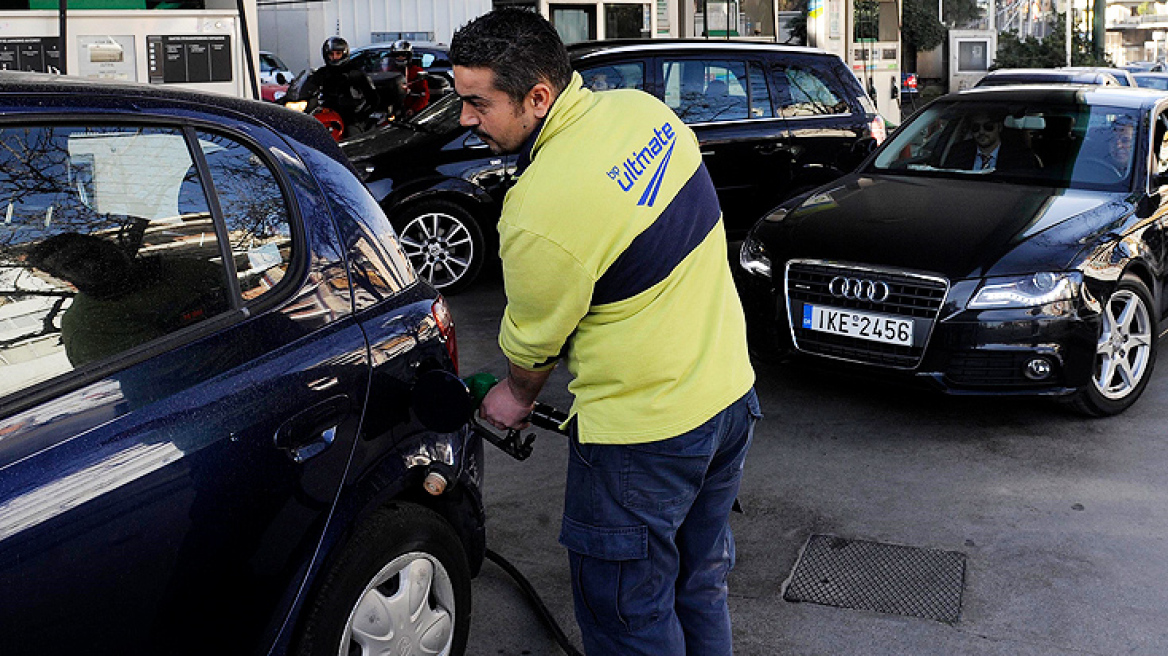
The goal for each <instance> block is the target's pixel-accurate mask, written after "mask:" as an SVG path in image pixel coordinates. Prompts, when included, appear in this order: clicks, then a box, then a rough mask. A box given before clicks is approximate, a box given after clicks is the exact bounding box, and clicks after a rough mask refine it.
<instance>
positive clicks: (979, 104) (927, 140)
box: [869, 100, 1140, 191]
mask: <svg viewBox="0 0 1168 656" xmlns="http://www.w3.org/2000/svg"><path fill="white" fill-rule="evenodd" d="M1139 125H1140V121H1139V112H1138V110H1136V109H1132V108H1127V107H1108V106H1100V105H1094V106H1091V105H1086V104H1075V103H1062V104H1057V103H1016V102H986V101H984V100H983V101H978V100H956V101H950V102H941V103H935V104H933V105H931V106H929V107H928V108H926V109H925V110H923V111H922V112H921V113H920V114H919V115H917V116H916V118H914V119H913V120H912V121H911V122H910V123H908V124H906V125H905V126H903V127H902V128H901V129H900V130H897V132H896V133H895V134H894V135H893V137H892V138H891V139H890V140H889V143H887V144H885V147H884V148H883V149H881V151H880V153H879V154H878V155H877V156H876V158H875V160H873V162H872V164H871V165H870V168H869V171H870V172H889V173H896V174H898V175H906V176H929V177H962V178H970V179H984V180H986V181H996V182H1011V183H1019V184H1034V185H1042V186H1047V187H1070V188H1080V189H1093V190H1101V191H1126V190H1129V189H1130V188H1131V184H1132V178H1133V166H1132V164H1133V161H1134V160H1135V157H1134V155H1135V150H1136V145H1137V136H1138V134H1139Z"/></svg>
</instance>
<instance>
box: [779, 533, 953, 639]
mask: <svg viewBox="0 0 1168 656" xmlns="http://www.w3.org/2000/svg"><path fill="white" fill-rule="evenodd" d="M964 585H965V554H961V553H957V552H955V551H940V550H938V549H917V548H914V547H902V546H898V545H893V544H881V543H879V542H865V541H863V540H848V539H845V538H839V537H834V536H830V535H812V536H811V538H810V539H809V540H808V541H807V547H806V548H805V549H804V550H803V554H802V555H801V556H799V560H798V561H797V562H796V563H795V569H794V571H793V572H791V578H790V580H789V582H788V584H787V590H786V592H785V593H783V599H786V600H787V601H808V602H811V603H815V604H823V605H825V606H836V607H839V608H854V609H856V610H873V611H877V612H880V613H892V614H895V615H908V616H910V617H923V618H925V619H930V620H937V621H940V622H948V623H949V624H955V623H956V622H957V620H958V619H959V618H960V615H961V592H962V589H963V587H964Z"/></svg>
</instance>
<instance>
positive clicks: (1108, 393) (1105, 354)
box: [1092, 289, 1153, 400]
mask: <svg viewBox="0 0 1168 656" xmlns="http://www.w3.org/2000/svg"><path fill="white" fill-rule="evenodd" d="M1152 339H1153V335H1152V322H1151V317H1150V316H1149V314H1148V308H1147V306H1146V305H1145V304H1144V301H1143V299H1141V298H1140V296H1139V295H1138V294H1136V293H1134V292H1132V291H1130V290H1127V289H1121V290H1119V291H1117V292H1116V293H1115V294H1112V296H1111V298H1110V299H1109V300H1108V302H1107V306H1106V308H1105V311H1104V313H1103V330H1102V331H1101V332H1100V335H1099V342H1098V344H1096V347H1095V374H1094V377H1093V381H1092V382H1093V384H1094V385H1095V389H1096V390H1097V391H1098V392H1099V393H1100V394H1101V395H1102V396H1103V397H1104V398H1107V399H1111V400H1116V399H1122V398H1124V397H1126V396H1127V395H1128V394H1131V393H1132V392H1133V391H1134V390H1135V389H1136V388H1137V386H1138V385H1139V383H1140V381H1141V380H1142V379H1143V378H1144V375H1145V374H1146V373H1147V371H1148V363H1149V361H1150V359H1151V355H1152Z"/></svg>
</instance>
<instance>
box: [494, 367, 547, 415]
mask: <svg viewBox="0 0 1168 656" xmlns="http://www.w3.org/2000/svg"><path fill="white" fill-rule="evenodd" d="M551 373H552V370H551V369H546V370H543V371H531V370H528V369H524V368H522V367H517V366H515V365H514V364H512V365H511V375H509V376H507V377H506V378H504V379H503V380H501V381H499V384H498V385H495V386H494V387H492V388H491V391H489V392H487V395H486V396H485V397H483V402H482V404H481V405H480V406H479V417H481V418H482V420H483V421H485V422H487V423H488V424H490V425H492V426H494V427H495V428H498V429H499V430H507V429H509V428H515V429H524V428H527V427H528V426H530V425H531V422H529V421H527V418H528V417H529V416H530V415H531V411H532V409H533V408H535V399H536V397H537V396H539V391H540V390H541V389H543V384H544V383H545V382H547V379H548V376H550V375H551Z"/></svg>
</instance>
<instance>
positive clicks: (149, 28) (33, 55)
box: [0, 0, 258, 97]
mask: <svg viewBox="0 0 1168 656" xmlns="http://www.w3.org/2000/svg"><path fill="white" fill-rule="evenodd" d="M148 4H149V3H146V2H144V1H138V2H133V1H131V0H110V1H108V2H105V3H103V4H102V5H101V6H104V7H105V8H100V9H94V8H92V7H95V6H98V5H97V4H95V3H94V2H83V1H82V0H69V2H68V10H67V12H66V13H65V14H64V15H62V14H61V13H60V12H59V11H57V10H50V9H49V8H48V6H49V5H48V4H46V3H44V2H40V3H33V4H31V5H30V6H31V7H32V8H30V9H15V10H0V70H10V71H33V72H41V73H67V74H69V75H71V76H77V77H83V78H88V79H94V80H120V81H129V82H143V83H149V84H168V85H170V84H173V85H176V86H189V87H192V88H197V89H199V90H202V91H212V92H216V93H223V94H226V95H232V96H242V97H250V96H251V95H252V94H253V89H252V85H251V80H250V72H249V71H250V69H251V68H253V67H256V66H257V65H255V63H254V62H252V64H253V66H249V62H248V58H249V57H254V56H256V55H257V53H258V50H257V47H256V44H255V41H254V34H249V32H248V29H247V25H248V24H251V25H254V24H255V23H254V19H255V16H254V13H255V7H256V0H198V1H196V2H190V1H188V2H185V3H183V4H182V5H181V6H190V7H195V6H197V7H202V8H199V9H161V8H155V9H147V8H145V7H146V6H148ZM155 4H157V3H155ZM171 4H174V3H171ZM57 5H58V3H57V2H56V0H53V2H52V3H51V6H52V7H56V6H57ZM62 33H64V34H65V37H64V40H63V41H62V38H61V34H62ZM249 38H250V39H251V42H250V43H249V42H248V39H249Z"/></svg>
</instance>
